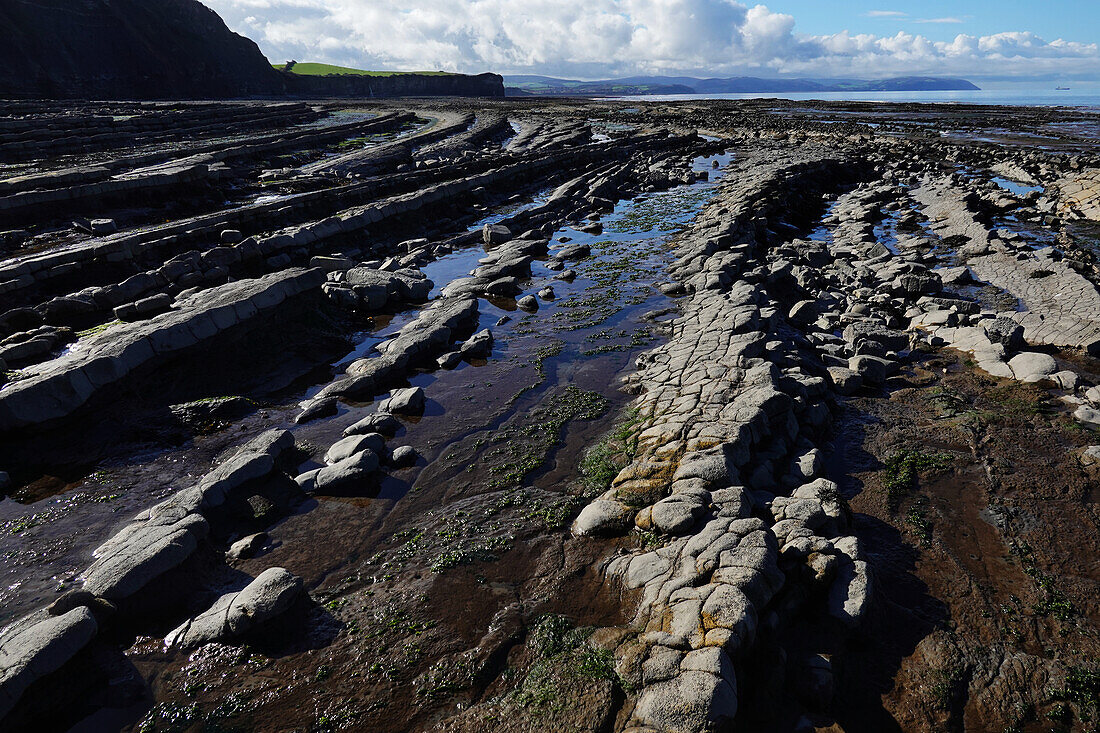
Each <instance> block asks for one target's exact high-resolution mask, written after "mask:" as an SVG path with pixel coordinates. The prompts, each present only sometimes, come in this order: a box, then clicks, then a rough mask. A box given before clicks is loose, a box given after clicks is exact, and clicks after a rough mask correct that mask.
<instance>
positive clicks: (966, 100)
mask: <svg viewBox="0 0 1100 733" xmlns="http://www.w3.org/2000/svg"><path fill="white" fill-rule="evenodd" d="M610 99H614V100H616V101H624V102H677V101H690V100H698V99H790V100H794V101H798V102H805V101H810V100H821V101H827V102H923V103H936V102H938V103H943V104H952V103H954V104H991V105H1025V106H1039V107H1088V108H1094V109H1097V110H1100V88H1098V87H1097V86H1095V85H1089V86H1088V87H1084V88H1080V89H1075V88H1073V87H1070V89H1068V90H1064V91H1059V90H1055V89H1054V88H1053V87H1047V88H1029V87H1023V88H1021V87H1008V88H1000V89H978V90H969V91H950V92H791V93H782V92H767V93H762V94H640V95H635V96H630V97H611V98H610Z"/></svg>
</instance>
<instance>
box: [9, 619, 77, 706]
mask: <svg viewBox="0 0 1100 733" xmlns="http://www.w3.org/2000/svg"><path fill="white" fill-rule="evenodd" d="M98 630H99V627H98V625H97V624H96V620H95V617H94V616H92V612H91V611H89V610H88V609H87V608H85V607H84V606H79V607H77V608H74V609H72V610H71V611H68V612H67V613H63V614H61V615H59V616H51V615H49V614H47V613H46V612H45V611H38V612H35V613H33V614H31V615H30V616H26V617H24V618H22V619H20V620H19V621H16V622H15V623H14V624H12V625H10V626H8V627H7V628H6V629H4V631H3V633H0V719H3V717H4V716H5V715H7V714H8V713H9V712H10V711H11V709H12V708H13V707H15V704H16V703H17V702H18V701H19V698H20V697H21V696H22V695H23V693H24V692H25V691H26V689H27V688H28V687H29V686H30V685H31V684H32V683H33V682H35V681H36V680H39V679H41V678H42V677H45V676H46V675H48V674H50V673H51V672H54V671H56V670H58V669H60V668H61V666H62V665H63V664H65V663H66V662H68V661H69V660H70V659H72V658H73V657H74V656H75V655H76V653H77V652H79V651H80V650H81V649H83V648H84V647H85V646H86V645H87V644H88V642H89V641H91V640H92V638H93V637H94V636H95V635H96V633H97V632H98Z"/></svg>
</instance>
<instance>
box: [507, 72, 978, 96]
mask: <svg viewBox="0 0 1100 733" xmlns="http://www.w3.org/2000/svg"><path fill="white" fill-rule="evenodd" d="M504 84H505V89H506V91H507V93H508V94H509V95H510V96H512V95H515V96H527V95H540V96H543V95H544V96H580V97H604V96H633V95H639V94H769V93H771V94H782V93H789V92H808V93H813V92H913V91H958V90H972V89H978V87H977V86H975V85H974V84H972V83H970V82H969V81H967V80H966V79H951V78H943V77H934V76H900V77H895V78H892V79H876V80H866V79H764V78H760V77H754V76H734V77H728V78H712V79H697V78H695V77H690V76H630V77H625V78H622V79H606V80H602V81H579V80H575V79H557V78H554V77H549V76H532V75H523V74H519V75H514V76H505V77H504Z"/></svg>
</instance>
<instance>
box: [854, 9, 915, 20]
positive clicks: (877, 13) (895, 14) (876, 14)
mask: <svg viewBox="0 0 1100 733" xmlns="http://www.w3.org/2000/svg"><path fill="white" fill-rule="evenodd" d="M864 15H865V16H867V17H868V18H907V17H909V13H903V12H901V11H900V10H868V11H867V12H866V13H864Z"/></svg>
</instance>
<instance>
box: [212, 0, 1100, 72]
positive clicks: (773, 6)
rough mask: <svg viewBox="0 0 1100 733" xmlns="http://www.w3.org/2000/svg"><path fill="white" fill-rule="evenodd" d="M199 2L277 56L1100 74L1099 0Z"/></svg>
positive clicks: (411, 62) (498, 67) (596, 67)
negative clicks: (891, 1) (759, 2)
mask: <svg viewBox="0 0 1100 733" xmlns="http://www.w3.org/2000/svg"><path fill="white" fill-rule="evenodd" d="M203 1H204V2H206V3H207V4H208V5H210V6H211V7H213V8H214V9H215V10H216V11H218V12H219V13H220V14H221V15H222V17H223V18H224V19H225V20H226V22H227V23H228V25H229V26H230V28H232V29H234V30H236V31H238V32H240V33H242V34H244V35H247V36H248V37H250V38H252V39H253V40H255V41H256V42H257V43H258V44H259V45H260V48H261V49H262V50H263V51H264V53H265V54H267V56H268V58H269V59H271V60H272V61H273V62H276V63H279V62H283V61H287V60H290V59H295V60H298V61H323V62H328V63H335V64H342V65H347V66H355V67H358V68H369V69H406V70H434V69H442V70H446V71H461V72H472V73H476V72H481V71H496V72H500V73H505V74H507V73H534V74H547V75H552V76H568V77H573V78H580V79H594V78H607V77H613V76H627V75H635V74H654V75H680V74H684V75H695V76H740V75H744V76H748V75H752V76H788V77H791V76H803V77H859V78H884V77H890V76H906V75H928V76H933V75H934V76H959V77H965V78H968V79H971V80H975V81H977V82H979V83H982V82H983V81H985V82H996V81H998V80H1003V79H1005V78H1011V79H1013V80H1014V81H1018V80H1031V81H1034V82H1036V83H1038V82H1040V81H1041V82H1044V83H1048V82H1050V81H1067V82H1068V81H1074V82H1081V81H1086V80H1096V79H1097V78H1098V76H1100V0H1045V1H1044V2H1036V1H1035V0H1028V1H1027V2H1024V1H1023V0H1000V1H999V2H997V1H994V0H922V1H920V2H916V1H915V0H909V2H904V3H903V2H896V3H888V2H873V1H872V0H848V1H844V2H841V1H839V0H773V1H772V2H770V3H768V4H755V3H753V2H741V1H740V0H203Z"/></svg>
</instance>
